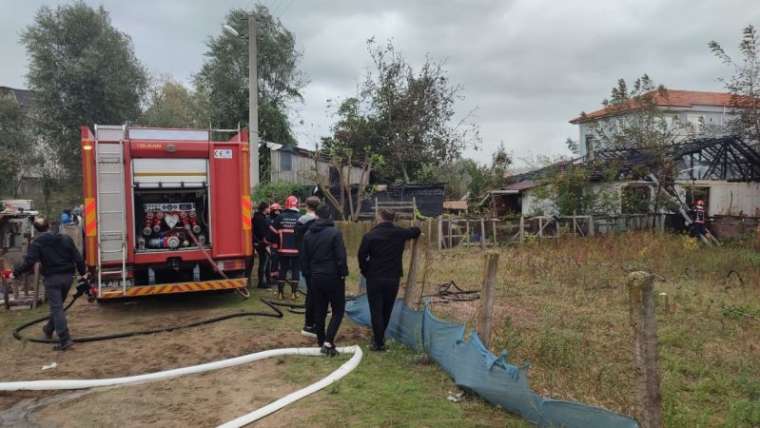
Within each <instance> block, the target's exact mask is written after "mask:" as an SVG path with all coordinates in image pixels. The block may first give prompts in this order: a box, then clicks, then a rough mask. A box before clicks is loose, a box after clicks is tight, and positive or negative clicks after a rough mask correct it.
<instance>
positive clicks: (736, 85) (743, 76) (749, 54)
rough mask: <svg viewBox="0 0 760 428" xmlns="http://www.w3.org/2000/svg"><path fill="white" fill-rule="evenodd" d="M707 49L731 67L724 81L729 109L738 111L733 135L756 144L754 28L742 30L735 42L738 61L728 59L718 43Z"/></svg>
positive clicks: (759, 129) (758, 78) (759, 114)
mask: <svg viewBox="0 0 760 428" xmlns="http://www.w3.org/2000/svg"><path fill="white" fill-rule="evenodd" d="M708 46H709V47H710V50H711V51H712V52H713V54H714V55H715V56H716V57H718V58H719V59H720V60H721V61H723V63H725V64H727V65H730V66H732V67H733V68H734V75H733V76H732V77H731V78H730V79H728V80H724V79H721V80H723V81H724V83H725V85H726V88H727V89H728V90H729V91H730V92H731V94H732V97H731V106H732V107H735V108H738V109H739V111H738V113H739V114H738V117H737V118H736V120H734V121H733V123H732V128H733V132H735V133H737V134H738V135H743V136H746V137H748V138H749V139H751V140H753V141H755V142H758V143H760V56H759V55H760V35H758V32H757V30H756V29H755V27H754V26H752V25H748V26H746V27H744V30H743V31H742V39H741V42H740V43H739V52H740V54H741V56H742V58H741V59H740V60H738V61H737V60H735V59H733V58H731V56H729V55H728V54H727V53H726V51H725V50H724V49H723V47H722V46H721V45H720V43H718V42H716V41H714V40H713V41H711V42H710V43H708Z"/></svg>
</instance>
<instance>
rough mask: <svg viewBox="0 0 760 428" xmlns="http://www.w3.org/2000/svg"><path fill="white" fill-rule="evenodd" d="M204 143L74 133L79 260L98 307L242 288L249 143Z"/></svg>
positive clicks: (200, 135)
mask: <svg viewBox="0 0 760 428" xmlns="http://www.w3.org/2000/svg"><path fill="white" fill-rule="evenodd" d="M211 135H212V132H211V131H207V130H187V129H158V128H134V127H127V126H98V125H96V126H95V130H94V132H93V131H91V130H90V129H89V128H88V127H82V128H81V145H82V176H83V193H84V195H83V196H84V201H85V203H84V212H83V229H84V234H85V245H84V248H85V251H84V253H85V260H86V263H87V265H88V267H89V268H90V269H91V270H92V271H93V273H94V274H95V275H96V278H97V281H96V284H95V287H97V296H98V298H100V299H108V298H118V297H134V296H144V295H152V294H169V293H185V292H193V291H205V290H220V289H233V288H242V287H245V286H246V285H247V278H246V274H247V273H248V271H249V269H250V267H251V265H252V263H253V259H252V257H253V254H252V237H251V199H250V195H249V194H248V138H247V135H248V134H247V132H245V131H244V130H240V131H238V132H237V133H235V134H234V135H233V136H232V138H230V139H229V140H227V141H214V140H212V139H211V138H210V136H211ZM219 271H222V272H224V275H221V274H220V273H219Z"/></svg>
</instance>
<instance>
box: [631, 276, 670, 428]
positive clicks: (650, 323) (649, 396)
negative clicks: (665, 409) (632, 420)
mask: <svg viewBox="0 0 760 428" xmlns="http://www.w3.org/2000/svg"><path fill="white" fill-rule="evenodd" d="M628 297H629V299H628V304H629V314H630V323H631V327H632V329H633V361H634V372H635V374H636V382H637V393H638V394H637V395H638V400H639V406H640V410H639V415H638V420H639V423H640V424H641V428H660V427H661V426H662V414H661V412H662V396H661V395H660V375H659V373H658V371H657V318H656V317H655V300H654V275H652V274H650V273H648V272H631V273H630V274H628Z"/></svg>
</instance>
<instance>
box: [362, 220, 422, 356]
mask: <svg viewBox="0 0 760 428" xmlns="http://www.w3.org/2000/svg"><path fill="white" fill-rule="evenodd" d="M377 217H378V218H377V221H378V224H377V225H376V226H375V227H374V228H372V230H370V231H369V232H368V233H367V234H366V235H364V237H363V238H362V243H361V246H360V247H359V254H358V257H359V269H360V270H361V273H362V275H364V278H366V279H367V299H368V300H369V312H370V315H371V317H372V335H373V343H372V346H371V349H372V350H373V351H384V350H385V329H387V328H388V323H389V322H390V320H391V313H392V312H393V304H394V303H395V302H396V296H397V295H398V287H399V281H400V279H401V275H402V266H401V265H402V257H403V255H404V245H405V243H406V241H407V240H409V239H417V237H419V236H420V228H418V227H410V228H408V229H405V228H403V227H399V226H397V225H395V224H394V223H393V221H394V220H395V217H396V216H395V213H394V212H393V211H389V210H386V209H380V210H378V213H377Z"/></svg>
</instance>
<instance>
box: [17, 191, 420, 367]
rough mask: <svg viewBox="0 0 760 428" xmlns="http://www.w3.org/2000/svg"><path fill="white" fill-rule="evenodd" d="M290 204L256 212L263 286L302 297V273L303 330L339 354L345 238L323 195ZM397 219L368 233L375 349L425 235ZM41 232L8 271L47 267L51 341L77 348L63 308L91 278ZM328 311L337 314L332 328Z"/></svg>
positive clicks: (70, 246) (60, 241)
mask: <svg viewBox="0 0 760 428" xmlns="http://www.w3.org/2000/svg"><path fill="white" fill-rule="evenodd" d="M284 205H285V209H284V210H283V209H281V208H280V206H279V205H278V204H276V203H275V204H272V205H269V204H267V203H266V202H262V203H260V204H259V206H258V208H257V210H256V212H255V213H254V215H253V232H254V233H253V235H254V237H253V239H254V246H255V248H256V252H257V254H258V256H259V257H258V259H259V266H258V286H259V287H262V288H268V287H269V286H270V285H271V284H273V283H276V284H277V292H278V294H279V297H280V298H284V286H285V285H286V284H290V286H291V293H292V295H293V296H295V293H296V288H297V286H298V281H299V279H300V277H301V275H302V276H303V279H304V282H305V284H306V289H307V292H306V302H305V316H304V327H303V330H302V331H301V333H302V334H304V335H306V336H309V337H314V338H316V340H317V343H318V344H319V346H320V347H321V350H322V353H324V354H325V355H328V356H333V355H336V354H337V350H336V347H335V337H336V335H337V333H338V329H339V327H340V324H341V321H342V320H343V314H344V311H345V306H346V277H347V276H348V261H347V255H346V246H345V244H344V242H343V236H342V234H341V232H340V231H339V230H338V229H337V228H336V227H335V223H334V222H333V220H332V218H331V210H330V208H329V207H328V206H327V205H325V204H323V203H321V201H320V200H319V198H317V197H315V196H312V197H309V198H307V199H306V201H305V208H306V212H305V214H303V215H301V213H300V211H299V201H298V198H297V197H295V196H289V197H288V198H287V199H286V200H285V204H284ZM394 220H395V214H394V213H393V212H392V211H389V210H383V209H381V210H379V212H378V218H377V221H378V224H377V225H376V226H375V227H374V228H373V229H372V230H371V231H370V232H368V233H367V234H366V235H364V237H363V238H362V242H361V246H360V248H359V251H358V254H357V258H358V262H359V270H360V271H361V274H362V275H363V276H364V277H365V278H366V281H367V297H368V299H369V307H370V313H371V320H372V332H373V337H374V338H373V341H372V344H371V349H372V350H375V351H383V350H385V330H386V329H387V328H388V323H389V322H390V318H391V313H392V311H393V305H394V303H395V301H396V296H397V294H398V289H399V281H400V279H401V276H402V255H403V251H404V245H405V242H406V241H407V240H409V239H415V238H417V237H418V236H419V235H420V229H419V228H416V227H411V228H408V229H406V228H402V227H399V226H397V225H395V224H394ZM34 227H35V229H36V230H37V232H38V233H39V235H38V236H37V237H36V238H35V239H34V241H32V243H31V244H30V246H29V249H28V251H27V254H26V256H25V258H24V260H23V261H22V262H21V263H20V264H19V265H17V266H16V267H15V268H14V269H13V270H12V272H7V273H5V274H6V276H8V277H10V278H14V277H17V276H19V275H21V274H23V273H25V272H28V271H30V270H31V269H32V268H33V266H34V264H35V263H37V262H40V263H41V265H42V269H41V273H42V276H43V277H44V285H45V292H46V295H47V297H48V302H49V305H50V320H49V321H48V323H47V324H45V326H44V327H43V329H42V330H43V333H44V335H45V336H46V337H47V338H48V339H50V338H52V337H53V333H55V334H56V335H57V336H58V340H59V344H58V345H56V346H55V348H54V349H57V350H65V349H68V348H70V347H71V345H72V340H71V336H70V334H69V329H68V326H67V323H66V316H65V313H64V310H63V303H64V301H65V300H66V297H67V295H68V293H69V290H70V288H71V285H72V283H73V279H74V274H75V273H79V275H80V276H82V277H84V278H86V277H87V276H88V275H89V274H88V272H87V270H86V267H85V264H84V261H83V260H82V255H81V254H80V252H79V251H78V250H77V248H76V247H75V245H74V242H73V241H72V240H71V238H70V237H68V236H67V235H63V234H58V233H54V232H53V231H51V230H50V225H49V224H48V222H47V220H46V219H44V218H42V217H37V218H36V219H35V220H34ZM328 308H329V310H330V311H331V312H332V316H331V318H330V322H329V324H328V325H325V324H326V319H327V314H328Z"/></svg>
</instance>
